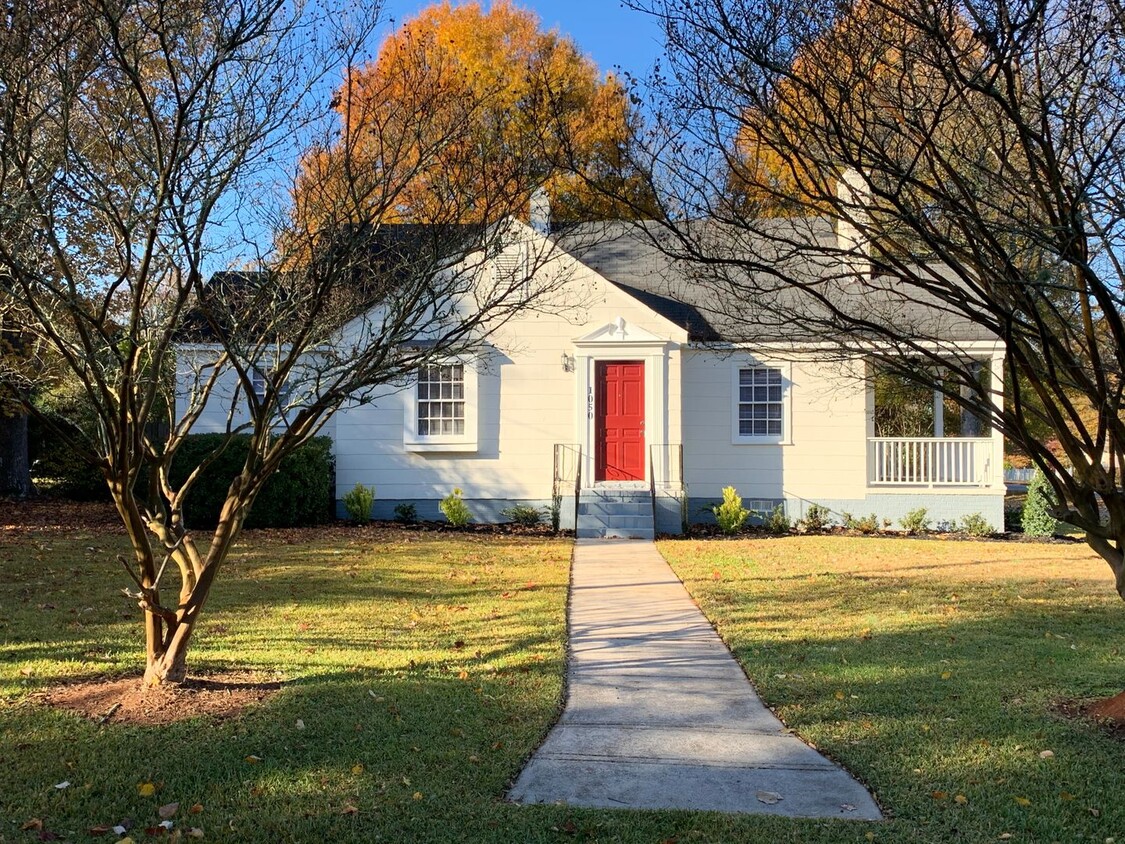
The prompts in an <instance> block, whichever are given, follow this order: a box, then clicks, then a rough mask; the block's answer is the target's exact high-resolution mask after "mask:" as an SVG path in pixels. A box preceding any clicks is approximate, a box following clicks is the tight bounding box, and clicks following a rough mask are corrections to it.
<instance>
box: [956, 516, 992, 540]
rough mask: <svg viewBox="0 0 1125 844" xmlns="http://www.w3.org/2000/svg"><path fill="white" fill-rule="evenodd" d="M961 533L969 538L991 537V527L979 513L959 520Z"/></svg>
mask: <svg viewBox="0 0 1125 844" xmlns="http://www.w3.org/2000/svg"><path fill="white" fill-rule="evenodd" d="M961 533H966V534H968V535H969V536H991V535H992V525H990V524H989V523H988V519H986V518H985V517H984V516H982V515H981V514H980V513H970V514H969V515H968V516H965V517H964V518H962V519H961Z"/></svg>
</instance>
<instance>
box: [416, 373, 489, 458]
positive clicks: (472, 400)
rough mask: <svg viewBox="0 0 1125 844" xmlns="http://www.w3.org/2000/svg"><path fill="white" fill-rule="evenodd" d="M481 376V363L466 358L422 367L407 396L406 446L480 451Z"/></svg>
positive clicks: (422, 448)
mask: <svg viewBox="0 0 1125 844" xmlns="http://www.w3.org/2000/svg"><path fill="white" fill-rule="evenodd" d="M479 378H480V374H479V373H478V371H477V367H476V366H475V365H474V364H473V363H472V362H471V361H468V360H464V359H457V358H452V359H449V360H445V361H442V362H440V363H432V364H426V365H424V366H421V367H419V368H418V375H417V379H416V381H415V383H414V384H413V385H411V387H410V388H409V389H408V390H407V391H406V393H405V395H404V397H403V410H404V411H405V418H404V419H403V440H402V442H403V446H404V447H405V448H406V450H407V451H460V452H473V451H476V450H477V396H478V381H479Z"/></svg>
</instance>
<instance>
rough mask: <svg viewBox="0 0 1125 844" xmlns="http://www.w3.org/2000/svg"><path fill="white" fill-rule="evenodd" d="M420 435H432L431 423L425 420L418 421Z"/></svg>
mask: <svg viewBox="0 0 1125 844" xmlns="http://www.w3.org/2000/svg"><path fill="white" fill-rule="evenodd" d="M418 433H419V434H422V435H423V436H424V435H426V434H428V433H430V423H429V422H427V421H426V420H425V419H419V420H418Z"/></svg>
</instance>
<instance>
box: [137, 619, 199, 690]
mask: <svg viewBox="0 0 1125 844" xmlns="http://www.w3.org/2000/svg"><path fill="white" fill-rule="evenodd" d="M194 628H195V623H194V622H186V621H185V622H183V623H181V624H180V625H179V626H178V627H177V628H176V632H175V634H174V635H173V636H172V642H171V644H170V645H169V646H168V649H167V650H166V651H164V653H163V654H151V653H150V654H149V655H148V659H147V662H146V665H145V677H144V684H145V685H146V686H160V685H163V684H165V683H182V682H183V681H184V680H186V679H187V652H188V643H189V642H190V641H191V634H192V631H193V630H194Z"/></svg>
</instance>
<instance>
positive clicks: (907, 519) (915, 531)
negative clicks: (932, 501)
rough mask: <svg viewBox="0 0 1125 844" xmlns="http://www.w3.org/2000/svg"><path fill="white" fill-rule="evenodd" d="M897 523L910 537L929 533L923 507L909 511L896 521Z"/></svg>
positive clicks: (928, 522)
mask: <svg viewBox="0 0 1125 844" xmlns="http://www.w3.org/2000/svg"><path fill="white" fill-rule="evenodd" d="M898 523H899V525H900V526H901V527H902V529H903V530H904V531H906V532H907V533H908V534H910V535H911V536H914V535H920V534H924V533H929V532H930V519H929V517H928V516H927V515H926V508H925V507H919V508H918V509H917V510H911V511H909V512H908V513H907V514H906V515H905V516H903V517H902V518H901V519H899V520H898Z"/></svg>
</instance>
